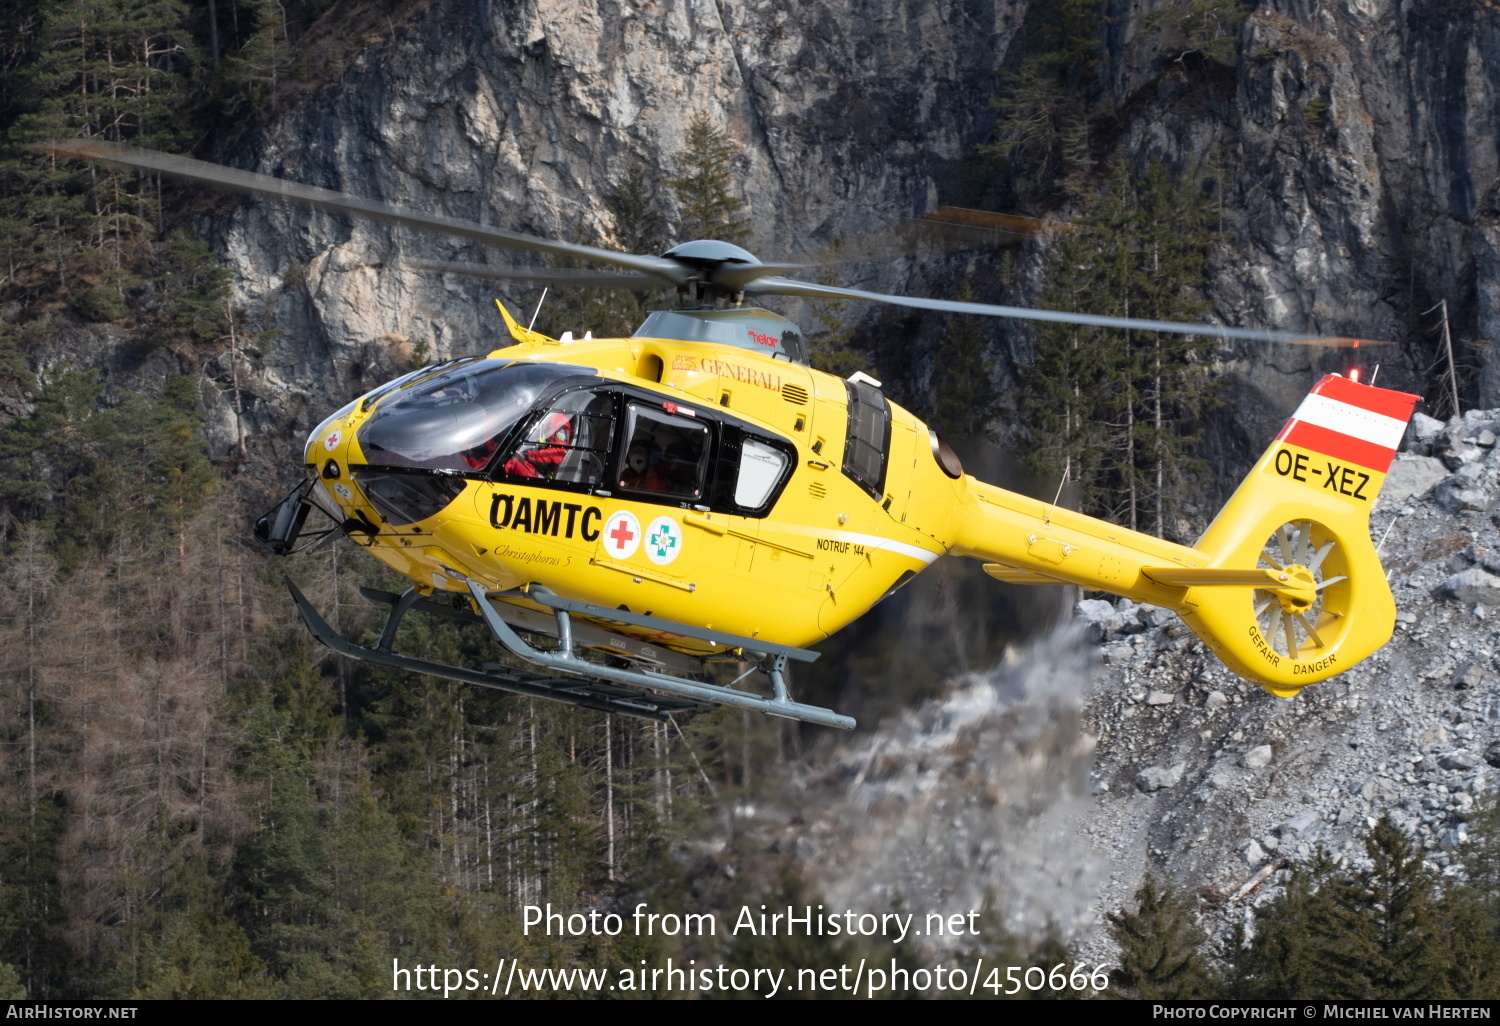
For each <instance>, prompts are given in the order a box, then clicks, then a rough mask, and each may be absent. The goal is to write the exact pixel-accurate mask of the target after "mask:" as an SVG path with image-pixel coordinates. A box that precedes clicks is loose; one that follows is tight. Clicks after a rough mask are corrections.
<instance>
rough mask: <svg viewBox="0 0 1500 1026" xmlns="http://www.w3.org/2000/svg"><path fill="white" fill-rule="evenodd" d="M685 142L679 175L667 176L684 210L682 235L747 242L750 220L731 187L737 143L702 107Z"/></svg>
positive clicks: (690, 237)
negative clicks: (731, 140) (732, 140)
mask: <svg viewBox="0 0 1500 1026" xmlns="http://www.w3.org/2000/svg"><path fill="white" fill-rule="evenodd" d="M686 143H687V145H686V146H685V147H684V148H683V150H682V152H680V153H678V154H677V158H676V163H677V168H678V172H677V175H676V176H675V177H672V178H668V179H667V184H668V185H669V186H671V188H672V191H673V192H674V193H675V194H676V196H677V203H678V206H679V207H680V208H681V211H682V228H681V234H682V236H683V238H684V239H718V240H720V241H722V242H734V243H741V242H744V241H745V239H746V238H747V237H748V235H749V234H750V220H749V219H748V218H747V217H745V216H744V204H743V203H742V202H741V201H740V200H739V199H737V198H736V197H735V196H734V194H733V192H732V191H731V188H732V185H733V182H734V159H735V156H736V155H737V152H738V151H737V150H736V148H735V145H734V143H732V142H730V141H729V137H728V135H727V134H726V133H725V131H724V130H723V129H722V128H719V127H717V126H716V125H715V124H714V123H713V121H712V119H710V118H709V116H708V114H706V113H704V112H702V111H700V112H699V113H698V114H696V115H694V117H693V121H692V123H691V124H690V125H688V130H687V140H686Z"/></svg>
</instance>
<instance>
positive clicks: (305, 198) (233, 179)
mask: <svg viewBox="0 0 1500 1026" xmlns="http://www.w3.org/2000/svg"><path fill="white" fill-rule="evenodd" d="M36 148H37V149H39V150H43V151H46V152H51V153H56V154H59V155H61V156H65V157H77V158H79V159H80V160H112V161H115V162H117V163H120V164H129V165H130V166H131V167H139V168H145V169H146V170H149V171H159V172H161V173H162V174H164V175H171V176H172V177H174V178H183V179H186V180H188V181H191V182H201V183H203V184H206V185H214V186H218V187H220V188H225V189H234V190H237V191H239V192H249V193H254V194H255V195H257V196H266V197H269V198H271V199H281V200H290V201H291V202H293V203H302V204H305V205H307V206H311V207H316V208H318V209H320V210H335V211H338V212H340V213H346V214H361V215H363V216H365V217H371V218H374V219H376V220H377V221H385V222H386V223H388V224H395V225H400V226H401V227H404V228H415V229H417V230H419V231H428V232H436V233H438V234H441V235H452V236H456V237H458V238H461V239H468V240H470V241H472V242H478V243H480V244H482V245H485V246H497V247H499V248H501V249H518V250H524V251H526V252H531V253H549V254H551V255H553V256H560V257H571V258H573V259H576V260H592V261H595V262H597V263H601V264H611V265H613V266H615V267H623V268H626V269H627V270H631V271H636V272H638V273H640V274H647V275H651V276H652V277H654V278H656V279H657V280H659V281H660V282H662V283H663V284H666V285H678V284H681V283H682V282H685V281H686V280H687V278H688V275H687V272H686V271H685V270H684V269H683V268H682V266H681V265H679V264H678V263H677V262H676V261H673V260H663V259H661V258H660V257H652V256H640V255H637V254H634V253H615V252H613V251H611V250H607V249H599V248H598V247H596V246H584V245H581V244H579V243H576V242H559V241H557V240H556V239H544V238H542V237H541V236H539V235H527V234H526V233H524V232H510V231H505V230H503V229H500V228H490V227H487V226H486V225H482V224H478V223H476V222H473V221H461V220H459V219H457V218H451V217H439V216H437V215H434V214H424V213H421V212H419V211H415V210H407V209H405V208H403V207H395V206H391V205H390V204H387V203H381V202H378V201H376V200H370V199H365V198H363V197H361V196H351V195H349V194H348V193H343V192H334V191H333V190H332V189H323V188H319V187H318V186H315V185H302V184H300V183H297V182H289V181H286V180H285V179H282V178H274V177H272V176H271V175H263V174H259V173H257V172H254V171H241V170H239V169H238V168H232V167H225V166H223V165H222V164H210V163H207V162H205V161H202V160H193V159H191V158H189V157H178V156H173V155H171V154H168V153H157V152H155V151H154V150H142V149H137V148H135V147H133V146H120V145H118V144H116V143H110V142H104V141H102V140H93V139H76V140H66V141H53V142H49V143H43V144H39V145H38V146H37V147H36Z"/></svg>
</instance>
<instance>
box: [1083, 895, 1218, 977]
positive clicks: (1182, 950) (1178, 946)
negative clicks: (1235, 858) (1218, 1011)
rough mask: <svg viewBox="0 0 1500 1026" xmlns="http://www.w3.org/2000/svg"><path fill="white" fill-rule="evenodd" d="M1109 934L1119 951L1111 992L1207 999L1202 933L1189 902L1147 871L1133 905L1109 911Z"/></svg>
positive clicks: (1207, 974)
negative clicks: (1117, 966) (1129, 907)
mask: <svg viewBox="0 0 1500 1026" xmlns="http://www.w3.org/2000/svg"><path fill="white" fill-rule="evenodd" d="M1105 918H1107V919H1108V920H1109V934H1110V936H1111V937H1112V938H1113V939H1114V941H1115V943H1116V944H1117V945H1118V946H1119V949H1120V955H1119V958H1120V965H1119V968H1117V969H1114V970H1112V972H1111V974H1110V975H1111V978H1112V980H1113V984H1114V987H1113V989H1112V994H1114V995H1115V996H1120V997H1130V998H1136V999H1140V1000H1165V1001H1182V1000H1191V999H1194V998H1202V997H1208V996H1209V995H1210V994H1211V993H1212V992H1213V980H1212V977H1211V975H1210V973H1209V970H1208V967H1207V962H1206V959H1205V958H1204V955H1203V951H1202V948H1203V945H1204V934H1203V930H1202V928H1201V927H1200V926H1199V925H1198V922H1197V917H1196V915H1195V913H1194V909H1193V902H1192V898H1191V897H1189V896H1187V895H1185V894H1182V893H1181V892H1179V891H1178V890H1177V889H1176V888H1174V887H1173V886H1172V885H1171V884H1163V883H1161V882H1160V881H1158V880H1157V879H1156V878H1155V877H1154V876H1152V875H1151V874H1150V873H1148V874H1147V875H1146V879H1145V880H1144V881H1142V883H1141V886H1140V888H1139V889H1138V890H1137V891H1136V892H1135V907H1134V909H1130V910H1121V911H1119V912H1111V913H1109V914H1108V915H1107V916H1106V917H1105Z"/></svg>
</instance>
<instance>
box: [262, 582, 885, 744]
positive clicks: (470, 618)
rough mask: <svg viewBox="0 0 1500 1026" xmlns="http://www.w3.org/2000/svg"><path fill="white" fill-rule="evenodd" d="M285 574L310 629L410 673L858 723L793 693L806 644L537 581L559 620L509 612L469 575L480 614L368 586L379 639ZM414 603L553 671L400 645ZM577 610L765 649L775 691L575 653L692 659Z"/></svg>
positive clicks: (598, 704) (636, 711)
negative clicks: (538, 638) (451, 661)
mask: <svg viewBox="0 0 1500 1026" xmlns="http://www.w3.org/2000/svg"><path fill="white" fill-rule="evenodd" d="M286 584H287V588H288V589H289V590H290V591H291V593H292V601H293V602H294V603H296V606H297V611H298V612H299V613H300V614H301V615H302V621H303V622H304V623H305V624H306V625H307V628H308V630H309V631H311V632H312V634H313V637H315V638H317V639H318V640H319V641H321V642H322V643H323V644H325V645H327V646H328V647H329V648H331V649H333V650H334V651H335V652H337V653H339V654H340V655H343V656H347V657H349V658H351V659H361V660H364V661H365V662H368V663H375V664H377V665H380V666H389V667H391V668H393V669H398V670H406V671H410V672H413V673H426V674H431V675H432V676H435V677H444V678H447V679H448V680H456V681H461V682H463V683H465V684H474V685H477V686H479V687H486V688H495V689H498V690H500V691H510V692H513V693H515V694H518V695H529V696H531V697H534V698H545V699H547V700H549V701H554V702H563V703H565V704H567V705H576V706H579V707H581V708H584V709H597V710H599V711H600V712H609V713H620V714H621V715H625V716H636V717H640V718H642V719H648V720H657V721H665V720H668V719H669V718H671V717H672V716H673V715H674V714H678V713H687V712H696V711H700V710H703V709H706V708H709V707H711V706H715V705H727V706H733V707H736V708H740V709H749V710H753V711H755V712H762V713H768V714H770V715H772V716H780V717H783V718H785V719H791V720H802V721H804V722H806V723H816V724H818V725H820V726H825V727H838V728H840V729H842V730H853V729H854V725H855V724H854V720H853V718H851V717H848V716H841V715H839V714H838V713H835V712H833V711H832V710H829V709H824V708H821V707H820V706H815V705H803V704H801V703H800V702H793V701H792V700H791V697H790V696H789V695H788V693H787V687H786V679H785V676H784V670H785V668H786V662H787V659H788V658H792V659H801V660H810V659H813V658H816V653H813V652H807V651H804V650H802V649H793V648H787V647H784V646H777V645H769V644H766V643H757V642H755V641H754V640H753V639H749V638H737V637H731V636H727V635H722V634H718V633H715V632H706V631H701V630H698V629H695V628H690V627H686V626H684V625H681V624H674V623H671V622H670V621H665V620H657V619H655V618H654V617H644V616H641V615H640V614H632V613H626V612H617V611H614V610H608V609H602V608H596V607H593V606H590V605H587V604H584V603H577V602H573V601H570V600H568V599H563V598H561V597H559V596H556V595H551V594H549V593H546V592H543V591H541V590H540V589H536V588H533V589H532V591H531V592H530V593H529V594H528V595H526V596H525V597H526V598H529V599H531V600H533V601H535V602H537V603H538V604H541V605H545V606H547V607H548V608H550V609H551V610H552V614H553V621H552V623H551V624H549V625H544V624H543V623H535V624H534V623H531V622H530V621H529V619H528V617H530V618H535V619H537V620H544V619H545V614H541V613H537V612H535V611H530V610H524V609H519V608H517V607H514V606H511V605H509V604H502V605H503V607H504V608H505V610H506V613H505V615H502V614H501V612H500V611H499V610H498V609H497V608H496V604H495V603H494V602H492V601H491V600H490V596H489V595H488V593H487V592H486V591H485V590H484V589H483V588H482V587H480V586H479V585H477V584H475V583H473V582H472V581H471V582H469V591H470V593H471V595H472V596H473V598H474V606H475V608H477V609H478V610H479V615H478V616H475V615H474V614H473V612H471V611H468V610H462V609H456V608H453V607H451V606H445V605H443V604H442V603H440V602H436V601H433V600H432V599H429V598H425V597H423V596H422V595H421V594H419V593H418V592H417V591H416V590H415V589H409V590H407V591H406V592H405V593H404V594H402V595H399V596H398V595H394V594H392V593H390V592H377V591H370V590H364V589H362V590H364V594H365V597H366V598H370V599H372V600H374V601H377V602H382V603H387V604H389V605H390V607H391V610H390V613H389V614H388V615H387V617H386V622H385V626H384V627H383V628H382V629H381V632H380V640H379V641H377V642H376V644H375V646H374V647H373V648H372V647H369V646H366V645H356V644H354V643H352V642H350V641H347V640H345V639H344V638H343V637H341V636H340V635H339V634H338V633H337V632H336V631H335V630H334V629H333V628H332V627H330V626H329V625H328V622H327V621H326V620H324V619H323V617H322V616H321V615H319V613H318V611H317V610H316V609H314V608H313V606H312V603H310V602H308V600H307V598H306V597H305V596H304V595H303V594H302V592H301V591H299V590H298V588H297V586H296V585H295V584H293V583H292V581H291V578H287V579H286ZM413 609H417V610H419V611H421V612H426V613H433V614H437V615H441V616H447V617H450V618H453V619H457V620H461V621H464V622H469V623H476V622H477V623H483V624H484V626H485V627H486V628H488V629H489V632H490V634H491V635H492V636H493V637H494V638H495V640H496V641H498V642H500V644H501V645H503V646H504V647H505V648H506V649H507V650H508V651H510V652H511V653H512V654H513V655H515V656H517V657H519V658H520V659H522V660H525V661H526V662H528V663H532V664H533V665H536V666H539V667H542V668H543V669H544V670H550V671H553V672H551V673H534V672H529V671H526V670H518V669H514V668H512V667H505V666H498V665H496V664H493V663H487V664H485V665H484V666H483V667H482V668H481V669H478V670H473V669H469V668H467V667H461V666H450V665H448V664H446V663H439V662H434V661H433V660H430V659H421V658H418V657H416V656H408V655H402V654H401V653H399V652H393V651H391V645H392V644H393V643H394V642H395V638H396V629H397V627H399V626H400V623H401V619H402V618H403V617H404V616H405V615H406V614H407V613H408V612H410V611H411V610H413ZM573 612H587V613H588V614H589V615H591V616H599V617H602V618H605V619H610V620H615V621H616V622H619V623H624V624H628V625H631V626H646V627H652V628H654V629H656V630H662V631H667V632H669V633H677V634H686V635H689V636H693V637H699V636H702V637H703V639H704V640H709V641H715V642H717V643H720V644H732V645H733V647H735V648H737V649H741V650H743V651H745V652H746V653H748V654H752V655H755V656H759V657H760V665H761V668H762V669H763V670H765V672H766V674H767V676H769V677H770V679H771V685H772V689H773V692H774V693H773V696H772V697H771V698H765V697H762V696H760V695H757V694H754V693H753V692H749V691H740V690H737V689H736V688H734V687H733V686H730V687H720V686H718V685H714V684H707V683H702V682H699V681H693V680H687V679H685V678H683V677H679V676H676V675H674V674H671V673H665V672H661V671H658V670H652V669H637V668H624V667H618V666H601V665H600V664H598V663H594V662H589V661H588V660H585V659H583V658H581V657H580V656H578V655H577V654H576V652H575V644H577V645H581V646H584V647H588V648H596V649H601V650H604V651H610V650H623V651H624V654H625V656H626V657H628V658H630V659H632V660H634V661H637V662H648V663H649V662H655V663H657V664H658V665H664V666H669V665H682V664H683V663H684V662H686V661H687V660H686V657H683V656H682V655H681V654H680V653H677V652H673V651H671V650H656V649H655V648H654V647H653V646H647V645H644V644H643V643H641V642H639V641H638V640H637V639H633V638H626V637H624V636H622V635H615V634H612V633H610V632H608V631H605V630H601V629H600V628H597V627H594V626H593V625H592V624H578V625H576V630H577V635H578V636H577V637H576V638H575V625H574V624H573V622H572V617H571V613H573ZM507 619H512V620H518V621H520V623H519V625H520V626H521V627H522V629H524V630H528V631H532V632H536V633H545V634H550V635H552V636H554V637H555V638H556V639H557V648H556V649H554V650H550V651H543V650H541V649H537V648H535V647H533V646H532V645H530V644H528V643H527V642H526V641H524V640H523V639H522V638H521V636H520V635H519V634H517V633H516V631H515V629H514V628H513V627H512V626H511V625H510V624H509V623H507V622H506V620H507ZM549 627H550V629H548V628H549ZM631 644H633V645H634V646H635V648H634V649H631V648H630V647H629V646H630V645H631ZM622 661H623V660H622ZM736 683H738V682H736Z"/></svg>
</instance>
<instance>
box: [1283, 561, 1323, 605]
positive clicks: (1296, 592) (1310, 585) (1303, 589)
mask: <svg viewBox="0 0 1500 1026" xmlns="http://www.w3.org/2000/svg"><path fill="white" fill-rule="evenodd" d="M1276 576H1277V577H1279V578H1281V579H1282V581H1283V582H1285V583H1283V584H1282V585H1281V587H1279V588H1277V589H1276V601H1277V602H1279V603H1280V604H1281V609H1282V611H1283V612H1285V613H1289V614H1297V613H1305V612H1307V611H1308V610H1309V609H1311V608H1312V607H1313V604H1314V603H1316V602H1317V601H1318V582H1317V581H1316V580H1314V579H1313V574H1312V571H1311V570H1310V569H1308V568H1307V567H1305V566H1303V565H1302V564H1300V563H1294V564H1292V565H1291V566H1287V567H1283V568H1282V569H1281V571H1280V572H1279V573H1278V574H1277V575H1276Z"/></svg>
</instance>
